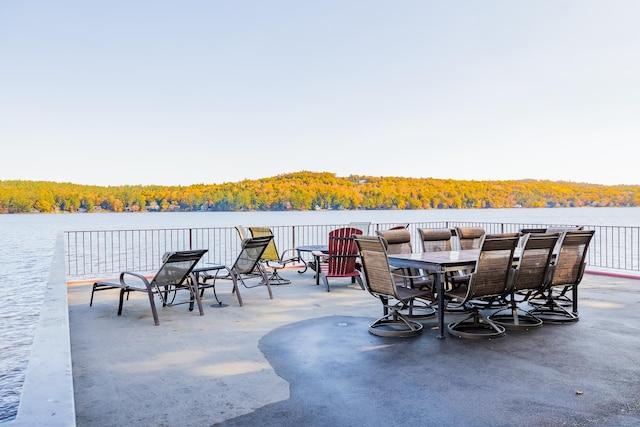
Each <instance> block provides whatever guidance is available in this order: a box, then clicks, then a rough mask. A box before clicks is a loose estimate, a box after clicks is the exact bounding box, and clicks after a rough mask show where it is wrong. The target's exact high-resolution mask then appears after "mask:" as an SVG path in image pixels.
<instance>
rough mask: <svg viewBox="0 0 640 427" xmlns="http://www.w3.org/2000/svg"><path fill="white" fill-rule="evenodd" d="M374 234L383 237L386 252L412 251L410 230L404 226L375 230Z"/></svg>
mask: <svg viewBox="0 0 640 427" xmlns="http://www.w3.org/2000/svg"><path fill="white" fill-rule="evenodd" d="M376 234H377V235H378V236H380V237H382V238H383V239H384V242H385V244H386V249H387V253H388V254H410V253H411V252H413V248H412V247H411V232H410V231H409V230H407V229H406V228H397V229H391V230H384V231H376Z"/></svg>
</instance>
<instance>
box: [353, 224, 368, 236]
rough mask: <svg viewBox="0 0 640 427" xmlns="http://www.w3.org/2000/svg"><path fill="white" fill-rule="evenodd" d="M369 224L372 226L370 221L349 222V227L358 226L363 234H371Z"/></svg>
mask: <svg viewBox="0 0 640 427" xmlns="http://www.w3.org/2000/svg"><path fill="white" fill-rule="evenodd" d="M369 226H371V223H370V222H350V223H349V227H351V228H357V229H358V230H360V231H362V234H363V235H364V236H366V235H368V234H369Z"/></svg>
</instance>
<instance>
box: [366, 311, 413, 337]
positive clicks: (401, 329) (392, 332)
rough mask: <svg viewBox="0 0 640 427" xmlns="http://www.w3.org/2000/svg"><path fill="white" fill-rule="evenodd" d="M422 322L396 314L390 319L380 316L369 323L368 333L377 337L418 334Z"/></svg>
mask: <svg viewBox="0 0 640 427" xmlns="http://www.w3.org/2000/svg"><path fill="white" fill-rule="evenodd" d="M422 328H423V326H422V324H421V323H418V322H414V321H412V320H408V319H404V318H403V317H402V316H398V317H397V318H396V319H392V318H390V317H388V316H385V317H381V318H380V319H378V320H376V321H375V322H373V323H371V324H370V325H369V333H371V334H373V335H376V336H379V337H396V338H406V337H413V336H416V335H420V334H421V333H422Z"/></svg>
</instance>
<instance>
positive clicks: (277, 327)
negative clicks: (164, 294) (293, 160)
mask: <svg viewBox="0 0 640 427" xmlns="http://www.w3.org/2000/svg"><path fill="white" fill-rule="evenodd" d="M282 274H283V276H285V277H287V278H289V279H291V280H292V281H293V282H292V284H290V285H282V286H273V292H274V299H273V300H269V298H268V295H267V291H266V289H265V288H264V287H258V288H253V289H245V288H241V291H242V296H243V299H244V303H245V305H244V307H239V306H238V303H237V300H236V298H235V296H233V295H232V294H231V293H230V289H231V286H230V283H229V282H226V281H223V282H219V283H220V284H219V285H218V286H217V287H218V295H219V297H220V299H221V300H222V301H223V302H224V303H225V306H223V307H220V308H218V307H212V305H217V304H216V303H215V299H214V298H213V294H212V293H210V291H208V293H207V295H206V296H205V299H204V300H203V303H204V309H205V314H204V316H199V315H198V314H197V311H194V312H189V311H188V310H187V307H186V306H185V305H181V306H174V307H170V308H160V309H159V316H160V326H154V324H153V319H152V317H151V310H150V308H149V303H148V300H147V299H146V297H145V296H144V295H142V294H140V295H132V296H131V300H130V301H125V305H124V311H123V315H122V316H117V315H116V311H117V291H104V292H100V293H97V294H96V297H95V299H94V305H93V307H89V304H88V303H89V297H90V292H91V286H90V284H86V285H72V286H69V292H68V295H69V318H70V328H71V351H72V363H73V380H74V392H75V404H76V415H77V425H79V426H92V427H99V426H123V425H127V426H211V425H222V426H254V425H256V426H258V425H260V426H283V425H287V426H289V425H290V426H329V425H331V426H365V425H366V426H396V425H398V426H400V425H402V426H406V425H433V426H515V425H517V426H637V425H640V363H639V362H640V281H638V280H630V279H623V278H615V277H608V276H600V275H585V278H584V280H583V282H582V284H581V285H580V286H581V291H580V321H579V322H577V323H574V324H564V325H543V326H542V327H540V328H537V329H531V330H528V331H513V332H512V331H508V333H507V336H506V337H504V338H499V339H494V340H461V339H457V338H453V337H450V336H449V337H448V338H446V339H444V340H439V339H437V338H436V332H437V331H436V330H435V329H434V327H435V325H436V320H435V319H428V320H425V321H424V322H423V323H424V325H425V326H424V332H423V334H422V335H420V336H418V337H414V338H404V339H397V338H395V339H394V338H381V337H377V336H373V335H371V334H369V333H368V331H367V328H368V324H369V323H370V322H371V321H372V320H373V319H374V318H377V317H378V316H380V315H381V311H382V310H381V307H380V304H379V302H378V301H377V300H376V299H375V298H373V297H372V296H371V295H369V294H368V293H367V292H365V291H362V290H361V289H360V288H359V286H358V285H353V284H350V283H349V281H348V280H338V279H334V280H332V281H331V282H330V283H331V284H332V288H331V292H330V293H327V292H326V291H325V288H324V287H323V286H322V285H321V286H319V287H318V286H316V285H315V283H314V280H313V278H312V274H311V273H310V272H307V273H304V274H298V273H297V272H296V270H295V269H287V270H285V271H284V272H283V273H282ZM453 319H455V315H447V321H451V320H453Z"/></svg>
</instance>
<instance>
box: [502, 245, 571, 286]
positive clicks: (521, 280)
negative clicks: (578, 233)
mask: <svg viewBox="0 0 640 427" xmlns="http://www.w3.org/2000/svg"><path fill="white" fill-rule="evenodd" d="M559 238H560V234H559V233H545V234H542V233H535V234H526V235H524V236H523V237H522V239H521V243H522V251H521V252H520V260H519V262H518V268H517V270H516V272H515V276H514V278H513V290H514V291H516V292H517V291H521V290H526V289H542V288H544V286H545V285H546V283H547V278H548V276H549V270H550V269H551V257H552V255H553V248H554V247H555V246H556V243H557V242H558V239H559Z"/></svg>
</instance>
